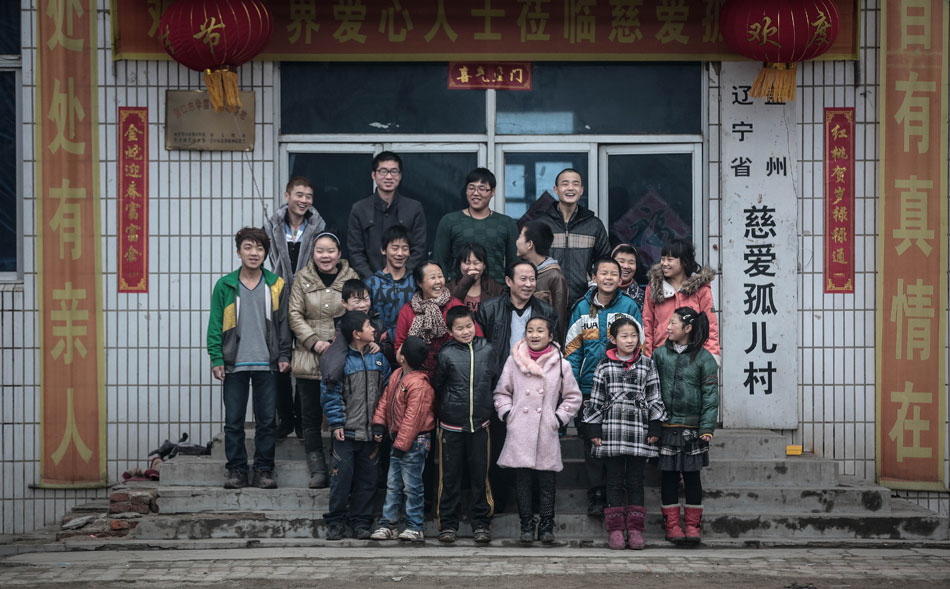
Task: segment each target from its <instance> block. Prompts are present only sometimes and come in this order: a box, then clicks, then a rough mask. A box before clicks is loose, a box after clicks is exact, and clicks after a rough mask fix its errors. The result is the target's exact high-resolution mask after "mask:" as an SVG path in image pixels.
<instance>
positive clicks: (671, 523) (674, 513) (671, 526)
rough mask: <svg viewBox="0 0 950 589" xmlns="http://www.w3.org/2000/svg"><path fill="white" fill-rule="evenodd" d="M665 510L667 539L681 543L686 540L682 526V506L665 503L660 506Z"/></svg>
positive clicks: (664, 524)
mask: <svg viewBox="0 0 950 589" xmlns="http://www.w3.org/2000/svg"><path fill="white" fill-rule="evenodd" d="M660 511H662V512H663V527H664V529H665V531H666V541H667V542H672V543H674V544H679V543H681V542H684V541H685V540H686V536H684V535H683V529H682V528H681V527H680V506H679V504H677V505H663V506H661V508H660Z"/></svg>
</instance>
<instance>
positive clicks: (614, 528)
mask: <svg viewBox="0 0 950 589" xmlns="http://www.w3.org/2000/svg"><path fill="white" fill-rule="evenodd" d="M625 524H626V521H624V514H623V507H608V508H606V509H604V525H606V526H607V544H608V545H609V546H610V549H611V550H623V549H624V546H625V545H626V540H625V539H624V537H623V531H624V528H625V527H626V525H625Z"/></svg>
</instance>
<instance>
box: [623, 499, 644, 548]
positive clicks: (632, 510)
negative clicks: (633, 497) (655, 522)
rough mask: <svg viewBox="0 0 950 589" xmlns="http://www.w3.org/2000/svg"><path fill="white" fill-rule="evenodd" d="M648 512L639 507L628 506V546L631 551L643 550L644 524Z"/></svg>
mask: <svg viewBox="0 0 950 589" xmlns="http://www.w3.org/2000/svg"><path fill="white" fill-rule="evenodd" d="M646 515H647V510H646V509H643V508H642V507H640V506H639V505H628V506H627V546H629V547H630V549H631V550H643V546H644V544H643V523H644V518H646Z"/></svg>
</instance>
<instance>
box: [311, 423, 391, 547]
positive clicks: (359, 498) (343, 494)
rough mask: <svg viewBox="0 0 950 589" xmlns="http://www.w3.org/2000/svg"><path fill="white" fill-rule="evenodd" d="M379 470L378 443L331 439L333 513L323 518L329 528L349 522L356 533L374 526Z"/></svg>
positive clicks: (331, 500)
mask: <svg viewBox="0 0 950 589" xmlns="http://www.w3.org/2000/svg"><path fill="white" fill-rule="evenodd" d="M378 471H379V447H378V445H377V444H376V442H358V441H356V440H351V439H349V438H347V439H346V440H343V441H342V442H341V441H339V440H335V439H332V438H331V441H330V505H329V508H330V510H329V511H328V512H327V513H325V514H324V515H323V519H324V520H325V521H326V523H327V525H333V524H338V525H345V524H346V523H347V520H349V523H350V526H351V527H352V528H353V529H354V530H358V529H361V528H369V527H370V525H372V523H373V503H374V501H373V498H374V497H375V496H376V474H377V472H378Z"/></svg>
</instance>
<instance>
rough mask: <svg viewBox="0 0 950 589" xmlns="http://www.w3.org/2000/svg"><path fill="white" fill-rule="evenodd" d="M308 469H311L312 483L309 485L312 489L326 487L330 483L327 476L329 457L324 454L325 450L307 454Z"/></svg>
mask: <svg viewBox="0 0 950 589" xmlns="http://www.w3.org/2000/svg"><path fill="white" fill-rule="evenodd" d="M307 469H309V470H310V483H309V484H308V485H307V486H308V487H310V488H311V489H325V488H326V487H327V486H328V485H329V484H330V482H329V480H328V477H327V459H326V458H325V457H324V456H323V450H316V451H314V452H310V453H309V454H307Z"/></svg>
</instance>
